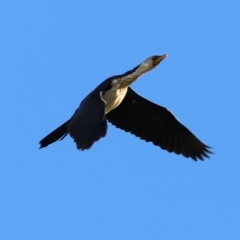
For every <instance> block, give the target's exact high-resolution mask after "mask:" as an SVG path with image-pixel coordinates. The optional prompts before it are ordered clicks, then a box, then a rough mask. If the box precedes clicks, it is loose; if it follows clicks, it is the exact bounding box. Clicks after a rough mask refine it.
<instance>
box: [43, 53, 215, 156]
mask: <svg viewBox="0 0 240 240" xmlns="http://www.w3.org/2000/svg"><path fill="white" fill-rule="evenodd" d="M166 57H167V55H162V56H153V57H150V58H148V59H147V60H145V61H144V62H143V63H141V64H140V65H138V66H137V67H135V68H134V69H133V70H130V71H128V72H126V73H124V74H122V75H117V76H113V77H110V78H108V79H106V80H105V81H103V82H102V83H101V84H100V85H99V86H98V87H97V88H96V89H95V90H93V91H92V92H91V93H90V94H89V95H88V96H87V97H86V98H85V99H84V100H83V101H82V102H81V104H80V106H79V108H78V109H77V110H76V111H75V113H74V114H73V116H72V117H71V118H70V119H69V120H68V121H67V122H65V123H64V124H63V125H61V126H60V127H58V128H57V129H56V130H54V131H53V132H51V133H50V134H49V135H47V136H46V137H45V138H43V139H42V140H41V141H40V148H43V147H46V146H48V145H49V144H51V143H53V142H55V141H57V140H62V139H63V138H64V137H65V136H66V135H67V134H68V133H69V134H70V136H71V137H72V138H73V139H74V141H75V142H76V145H77V148H78V149H80V150H85V149H89V148H90V147H91V146H92V145H93V143H94V142H95V141H98V140H99V139H100V138H102V137H104V136H105V135H106V133H107V120H108V121H109V122H111V123H112V124H113V125H114V126H116V127H117V128H120V129H122V130H125V131H126V132H130V133H132V134H134V135H135V136H137V137H139V138H141V139H143V140H145V141H146V142H152V143H153V144H154V145H156V146H159V147H161V148H162V149H164V150H167V151H168V152H174V153H176V154H182V155H183V156H185V157H187V158H189V157H190V158H192V159H194V160H197V159H201V160H203V159H204V158H205V157H207V158H208V157H209V154H211V151H210V150H209V149H210V148H209V147H208V146H207V145H205V144H204V143H202V142H201V141H200V140H199V139H198V138H197V137H196V136H195V135H193V133H191V132H190V131H189V130H188V129H187V128H186V127H184V126H183V125H182V124H181V123H180V122H179V121H178V120H177V119H176V118H175V117H174V115H173V114H172V113H171V112H170V111H168V110H167V109H166V108H164V107H161V106H159V105H156V104H155V103H152V102H150V101H148V100H146V99H144V98H143V97H141V96H139V95H138V94H137V93H135V92H134V91H133V90H132V89H131V88H130V87H129V85H130V84H131V83H132V82H134V81H135V80H136V79H137V78H138V77H139V76H141V75H142V74H144V73H145V72H147V71H150V70H152V69H153V68H155V67H156V66H157V65H158V64H159V63H160V62H161V61H162V60H163V59H164V58H166Z"/></svg>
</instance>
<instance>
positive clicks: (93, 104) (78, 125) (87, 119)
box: [67, 91, 107, 150]
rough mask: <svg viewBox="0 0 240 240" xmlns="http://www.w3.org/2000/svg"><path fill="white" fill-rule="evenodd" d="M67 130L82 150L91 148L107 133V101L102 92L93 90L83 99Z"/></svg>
mask: <svg viewBox="0 0 240 240" xmlns="http://www.w3.org/2000/svg"><path fill="white" fill-rule="evenodd" d="M67 130H68V132H69V134H70V136H71V137H72V138H73V139H74V142H76V144H77V148H78V149H80V150H85V149H89V148H90V147H91V146H92V145H93V143H94V142H96V141H98V140H99V139H100V138H102V137H104V136H105V135H106V133H107V120H106V117H105V102H104V101H103V100H102V98H101V92H96V91H95V92H92V93H91V94H89V95H88V96H87V97H86V98H85V99H84V100H83V101H82V103H81V104H80V106H79V108H78V109H77V110H76V112H75V113H74V115H73V116H72V118H71V120H70V123H69V124H68V129H67Z"/></svg>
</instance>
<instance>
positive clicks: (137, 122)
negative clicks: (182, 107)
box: [106, 88, 211, 160]
mask: <svg viewBox="0 0 240 240" xmlns="http://www.w3.org/2000/svg"><path fill="white" fill-rule="evenodd" d="M106 117H107V120H108V121H109V122H111V123H112V124H113V125H115V126H116V127H118V128H121V129H123V130H125V131H126V132H130V133H132V134H134V135H135V136H137V137H139V138H141V139H143V140H145V141H146V142H152V143H153V144H154V145H156V146H159V147H161V148H162V149H164V150H167V151H168V152H174V153H176V154H182V155H184V156H185V157H187V158H188V157H190V158H192V159H194V160H197V159H201V160H203V158H204V157H209V156H208V154H210V153H211V151H210V150H209V147H208V146H207V145H205V144H204V143H202V142H201V141H200V140H199V139H198V138H197V137H196V136H194V135H193V133H191V132H190V131H189V130H188V129H187V128H186V127H184V126H183V125H182V124H181V123H180V122H179V121H178V120H177V119H176V118H175V117H174V115H173V114H172V113H171V112H170V111H168V110H167V109H166V108H164V107H161V106H158V105H156V104H154V103H152V102H150V101H148V100H146V99H144V98H143V97H141V96H139V95H138V94H137V93H135V92H134V91H133V90H132V89H131V88H128V91H127V94H126V97H125V98H124V100H123V101H122V103H121V104H120V105H119V106H118V107H117V108H115V109H114V110H112V111H111V112H109V113H108V114H107V115H106Z"/></svg>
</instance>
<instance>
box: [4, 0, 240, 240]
mask: <svg viewBox="0 0 240 240" xmlns="http://www.w3.org/2000/svg"><path fill="white" fill-rule="evenodd" d="M239 12H240V2H239V1H236V0H235V1H234V0H233V1H206V0H204V1H190V0H189V1H177V0H173V1H158V0H155V1H136V0H133V1H126V0H125V1H120V0H115V1H110V0H106V1H79V0H78V1H77V0H75V1H56V0H53V1H46V0H45V1H44V0H43V1H32V0H26V1H20V0H14V1H13V0H8V1H1V3H0V15H1V18H0V90H1V94H0V109H1V118H0V135H1V137H0V141H1V144H0V146H1V147H0V148H1V151H0V239H2V240H15V239H24V240H48V239H49V240H50V239H51V240H52V239H58V240H63V239H64V240H65V239H71V240H75V239H84V240H94V239H97V240H102V239H103V240H108V239H111V240H112V239H117V240H118V239H121V240H122V239H124V240H125V239H131V240H135V239H136V240H142V239H171V240H175V239H176V240H179V239H184V240H188V239H191V240H192V239H194V240H200V239H201V240H203V239H204V240H205V239H217V240H222V239H224V240H226V239H228V240H232V239H239V236H240V207H239V203H240V176H239V169H240V154H239V152H240V150H239V148H240V145H239V144H240V141H239V136H240V127H239V124H240V110H239V109H240V84H239V81H240V67H239V66H240V58H239V56H240V27H239V26H240V17H239ZM164 53H167V54H168V55H169V57H168V58H167V59H166V60H164V62H162V64H161V65H160V66H159V67H157V68H156V69H154V70H153V71H152V72H149V73H148V74H146V75H144V76H143V77H141V78H140V79H139V80H138V81H137V82H136V83H134V85H133V86H132V87H133V89H134V90H136V91H137V92H138V93H139V94H141V95H142V96H144V97H146V98H148V99H150V100H151V101H153V102H156V103H158V104H159V105H162V106H165V107H167V108H168V109H170V110H171V111H172V112H173V113H174V114H175V115H176V116H177V118H178V119H179V120H180V121H181V122H182V123H183V124H184V125H186V126H187V127H188V128H189V129H190V130H191V131H193V132H194V133H195V134H196V135H197V136H198V137H199V138H200V139H201V140H202V141H204V142H205V143H206V144H208V145H210V146H212V147H213V151H214V152H215V154H214V155H212V157H211V159H209V160H206V161H204V162H202V161H199V162H194V161H192V160H189V159H185V158H184V157H182V156H178V155H175V154H170V153H168V152H165V151H163V150H161V149H160V148H158V147H155V146H153V145H152V144H150V143H145V142H143V141H141V140H139V139H137V138H135V137H134V136H132V135H130V134H127V133H125V132H123V131H121V130H119V129H116V128H115V127H113V126H111V125H110V124H109V128H108V134H107V137H106V138H104V139H102V140H101V141H99V142H97V143H96V144H95V145H94V146H93V147H92V148H91V149H90V150H88V151H84V152H81V151H77V150H76V147H75V144H74V143H73V141H72V139H71V138H70V137H67V138H66V139H64V141H62V142H57V143H55V144H53V145H51V146H49V147H48V148H45V149H41V150H39V149H38V147H39V146H38V142H39V140H40V139H41V138H42V137H44V136H45V135H46V134H48V133H49V132H50V131H52V130H53V129H55V128H56V127H58V126H59V125H60V124H62V123H63V122H64V121H66V120H67V119H68V118H69V117H70V116H71V115H72V114H73V112H74V111H75V109H76V108H77V107H78V105H79V103H80V101H81V100H82V99H83V98H84V97H85V96H86V95H87V94H88V93H89V92H90V91H92V90H93V88H94V87H96V86H97V85H98V84H99V83H100V82H101V81H103V80H105V79H106V78H107V77H110V76H112V75H115V74H121V73H124V72H125V71H127V70H130V69H132V68H133V67H135V66H136V65H137V64H139V63H140V62H142V61H143V60H145V59H146V58H147V57H149V56H151V55H154V54H164Z"/></svg>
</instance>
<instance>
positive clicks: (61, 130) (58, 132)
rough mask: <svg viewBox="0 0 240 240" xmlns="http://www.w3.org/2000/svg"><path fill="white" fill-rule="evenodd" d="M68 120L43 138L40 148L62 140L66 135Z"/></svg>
mask: <svg viewBox="0 0 240 240" xmlns="http://www.w3.org/2000/svg"><path fill="white" fill-rule="evenodd" d="M69 122H70V120H68V121H67V122H65V123H64V124H62V125H61V126H60V127H58V128H57V129H55V130H54V131H52V132H51V133H49V134H48V135H47V136H46V137H45V138H43V139H42V140H41V141H40V142H39V144H40V148H43V147H46V146H47V145H49V144H51V143H54V142H56V141H57V140H59V139H60V140H62V139H63V138H65V137H66V136H67V134H68V132H67V127H68V124H69Z"/></svg>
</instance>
